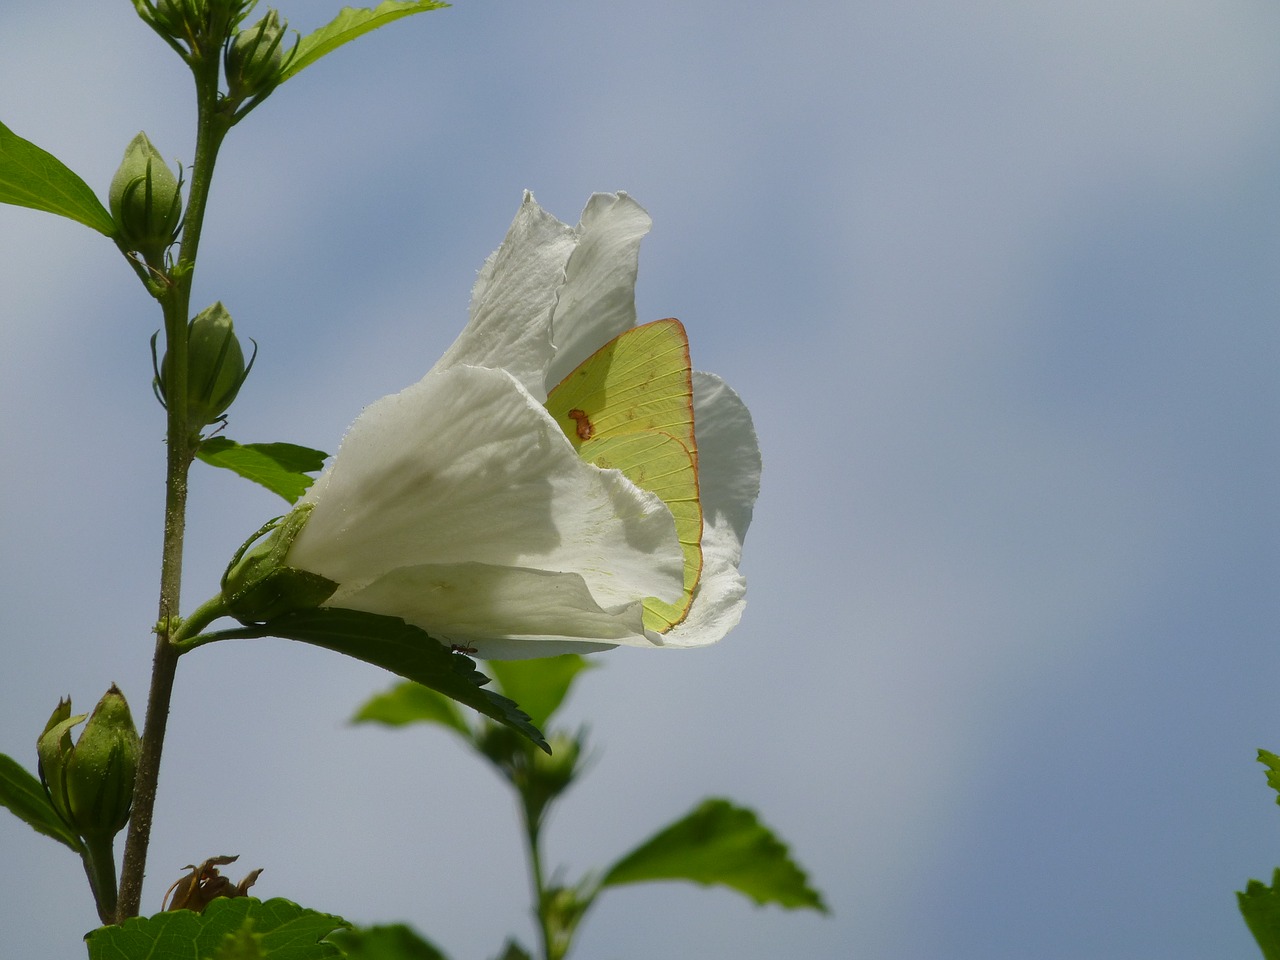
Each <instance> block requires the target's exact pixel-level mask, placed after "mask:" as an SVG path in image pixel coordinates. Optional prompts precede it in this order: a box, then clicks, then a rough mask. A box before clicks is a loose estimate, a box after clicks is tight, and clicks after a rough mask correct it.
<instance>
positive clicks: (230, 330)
mask: <svg viewBox="0 0 1280 960" xmlns="http://www.w3.org/2000/svg"><path fill="white" fill-rule="evenodd" d="M155 341H156V338H155V337H154V336H153V337H152V338H151V363H152V367H153V368H154V370H155V380H154V381H153V382H152V389H153V390H154V391H155V394H156V399H157V400H159V401H160V405H161V406H162V407H164V408H165V409H168V407H169V404H170V402H171V400H172V398H171V397H170V396H169V377H170V373H169V353H168V351H165V355H164V359H163V360H161V361H160V363H159V364H157V363H156V360H155V352H156V343H155ZM250 342H251V343H253V345H254V351H253V355H252V356H250V358H249V362H248V364H246V363H245V361H244V350H243V349H242V348H241V347H240V340H239V338H238V337H237V336H236V331H235V324H234V323H232V320H231V314H229V313H227V310H226V308H225V307H224V306H223V305H222V302H221V301H219V302H217V303H214V304H213V305H212V306H209V307H205V309H203V310H201V311H200V312H199V313H198V314H196V316H195V318H194V319H193V320H192V321H191V322H190V323H189V324H187V425H188V426H189V427H190V430H191V433H192V434H193V435H195V434H198V433H199V432H200V430H202V429H203V428H204V427H206V426H208V425H209V424H211V423H217V422H218V421H219V420H221V419H222V418H223V414H225V413H226V411H227V409H228V408H230V406H231V404H232V403H233V402H235V399H236V396H237V395H238V394H239V393H240V388H241V387H242V386H243V385H244V382H245V380H246V379H248V377H249V371H250V370H252V369H253V361H254V360H255V359H256V358H257V355H258V349H257V348H258V345H257V343H254V342H253V341H252V340H251V341H250Z"/></svg>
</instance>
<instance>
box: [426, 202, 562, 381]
mask: <svg viewBox="0 0 1280 960" xmlns="http://www.w3.org/2000/svg"><path fill="white" fill-rule="evenodd" d="M577 243H578V236H577V234H576V233H575V231H574V230H573V229H572V228H571V227H569V226H568V225H567V224H564V223H561V222H560V221H559V220H557V219H556V218H555V217H553V216H551V214H549V213H547V212H546V211H544V210H543V209H542V208H541V207H540V206H538V204H537V202H536V201H535V200H534V199H533V194H531V193H528V192H527V191H526V193H525V196H524V203H523V205H522V206H521V207H520V212H519V213H517V214H516V218H515V220H514V221H513V222H512V224H511V229H510V230H508V231H507V236H506V239H505V240H503V241H502V245H501V246H500V247H498V249H497V250H495V251H494V252H493V253H492V254H491V255H490V256H489V259H488V260H486V261H485V263H484V266H483V267H482V268H481V269H480V275H479V277H478V278H477V279H476V283H475V287H474V288H473V289H472V291H471V315H470V319H469V320H468V321H467V325H466V327H465V328H464V329H463V331H462V333H461V334H459V336H458V339H457V340H455V341H454V342H453V345H452V346H451V347H450V348H449V349H448V350H447V351H445V354H444V356H443V357H441V358H440V360H439V361H438V362H437V363H436V365H435V366H434V367H433V368H432V370H433V371H441V370H446V369H448V368H449V367H453V366H457V365H460V364H469V365H471V366H475V367H491V368H495V369H497V368H501V369H504V370H506V371H507V372H509V373H510V374H511V375H512V376H514V377H515V378H516V379H517V380H519V381H520V382H521V383H522V384H523V385H524V387H525V389H527V390H528V391H529V392H530V393H531V394H533V395H534V396H535V397H537V398H538V399H540V400H545V399H546V393H545V387H544V379H545V372H546V369H547V365H548V364H549V363H550V362H551V358H552V354H553V352H554V350H553V347H552V346H551V314H552V310H553V309H554V308H555V305H556V300H557V297H558V296H559V292H560V287H561V285H562V284H563V283H564V276H565V266H566V264H567V263H568V262H569V258H570V255H571V254H572V253H573V249H574V247H575V246H576V245H577Z"/></svg>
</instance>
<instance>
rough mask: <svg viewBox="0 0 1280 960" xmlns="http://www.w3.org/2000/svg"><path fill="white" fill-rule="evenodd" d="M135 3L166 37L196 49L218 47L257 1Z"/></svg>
mask: <svg viewBox="0 0 1280 960" xmlns="http://www.w3.org/2000/svg"><path fill="white" fill-rule="evenodd" d="M144 4H145V0H144ZM134 5H135V6H138V12H139V14H141V15H142V19H144V20H145V21H146V22H147V23H149V24H150V25H151V27H152V29H154V30H156V31H157V32H159V33H160V34H162V35H163V36H166V37H169V38H171V39H173V40H179V41H182V42H184V43H186V44H188V45H189V46H190V47H191V49H192V50H196V49H197V48H198V49H201V50H209V49H213V50H217V49H218V48H219V47H221V46H222V44H223V42H224V41H225V40H226V39H227V37H228V36H230V34H231V31H232V30H233V29H234V28H235V26H236V24H238V23H239V22H240V21H241V20H242V19H244V16H245V14H246V13H248V12H249V8H250V7H251V6H252V5H253V0H153V2H151V3H149V4H145V5H144V6H139V5H138V0H134Z"/></svg>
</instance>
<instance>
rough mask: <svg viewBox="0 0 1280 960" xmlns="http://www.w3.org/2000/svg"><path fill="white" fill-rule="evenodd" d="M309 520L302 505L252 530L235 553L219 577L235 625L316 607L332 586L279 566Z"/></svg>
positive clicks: (322, 579)
mask: <svg viewBox="0 0 1280 960" xmlns="http://www.w3.org/2000/svg"><path fill="white" fill-rule="evenodd" d="M310 515H311V505H310V504H304V505H302V506H300V507H298V508H297V509H295V510H293V511H292V512H291V513H289V514H288V515H287V516H285V517H283V518H277V519H276V520H273V521H271V522H270V523H268V524H266V525H265V526H264V527H262V529H260V530H258V531H257V532H256V533H255V534H254V535H253V536H252V537H250V538H249V539H248V540H246V541H245V543H244V544H243V545H242V546H241V547H240V549H239V550H237V551H236V555H235V556H234V557H232V558H231V563H230V564H229V565H228V566H227V570H226V572H225V573H224V574H223V575H222V596H223V598H224V599H225V600H226V607H227V612H229V613H230V614H231V615H232V616H233V617H235V618H236V619H237V620H239V621H240V622H241V623H246V624H250V623H266V622H268V621H270V620H273V619H275V618H276V617H280V616H283V615H284V614H286V613H295V612H298V611H301V610H311V609H314V608H315V607H318V606H320V604H322V603H324V601H325V600H327V599H329V597H330V596H332V595H333V593H334V591H335V590H337V589H338V584H336V583H334V582H333V581H332V580H329V579H326V578H325V577H322V576H320V575H319V574H317V573H311V572H309V571H307V570H299V569H297V568H295V567H290V566H288V565H287V564H286V563H285V560H286V558H287V557H288V555H289V548H290V547H292V546H293V541H294V540H296V539H297V537H298V534H299V533H301V532H302V528H303V526H305V525H306V522H307V519H308V518H309V517H310Z"/></svg>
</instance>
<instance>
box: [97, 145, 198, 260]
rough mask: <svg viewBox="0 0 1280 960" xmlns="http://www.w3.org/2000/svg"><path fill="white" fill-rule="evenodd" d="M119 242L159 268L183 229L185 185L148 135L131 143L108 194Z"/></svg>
mask: <svg viewBox="0 0 1280 960" xmlns="http://www.w3.org/2000/svg"><path fill="white" fill-rule="evenodd" d="M107 201H108V204H109V206H110V207H111V216H112V218H113V219H114V220H115V222H116V231H117V233H116V242H117V243H119V244H120V246H121V247H122V248H123V249H124V250H126V251H134V250H136V251H137V252H138V253H141V254H142V256H143V257H144V258H145V259H146V261H147V262H148V263H151V264H153V265H154V264H157V263H159V262H160V261H161V259H162V258H163V257H164V252H165V250H167V249H168V248H169V245H170V244H172V243H173V241H174V240H175V239H176V238H177V236H178V228H179V227H180V226H181V225H182V181H181V180H179V179H178V178H177V177H175V176H174V175H173V171H172V170H170V169H169V166H168V164H166V163H165V162H164V157H162V156H161V155H160V151H159V150H157V149H156V148H155V146H154V145H153V144H152V143H151V141H150V140H148V139H147V135H146V134H145V133H139V134H138V135H137V136H136V137H134V138H133V139H132V140H130V141H129V146H128V147H126V148H125V151H124V159H123V160H122V161H120V166H119V167H118V168H117V169H116V172H115V176H113V177H112V178H111V187H110V189H109V190H108V192H107Z"/></svg>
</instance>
